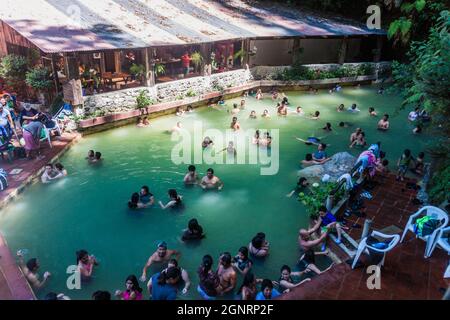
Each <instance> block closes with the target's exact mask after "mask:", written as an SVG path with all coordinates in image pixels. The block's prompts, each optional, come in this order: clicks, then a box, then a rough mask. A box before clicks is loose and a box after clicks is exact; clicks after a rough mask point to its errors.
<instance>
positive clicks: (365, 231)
mask: <svg viewBox="0 0 450 320" xmlns="http://www.w3.org/2000/svg"><path fill="white" fill-rule="evenodd" d="M371 225H372V220H370V219H366V220H364V228H363V232H362V234H361V240H362V239H364V238H365V237H367V236H368V235H369V232H370V227H371Z"/></svg>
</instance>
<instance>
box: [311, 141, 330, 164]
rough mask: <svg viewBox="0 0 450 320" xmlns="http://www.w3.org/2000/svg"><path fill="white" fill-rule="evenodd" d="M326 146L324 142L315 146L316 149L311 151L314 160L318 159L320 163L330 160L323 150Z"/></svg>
mask: <svg viewBox="0 0 450 320" xmlns="http://www.w3.org/2000/svg"><path fill="white" fill-rule="evenodd" d="M326 147H327V145H326V144H324V143H320V144H319V145H318V146H317V151H316V152H314V153H313V160H314V161H318V162H320V163H325V162H327V161H328V160H330V158H328V157H327V153H326V152H325V148H326Z"/></svg>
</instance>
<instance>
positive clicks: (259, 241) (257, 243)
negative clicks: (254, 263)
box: [248, 232, 269, 258]
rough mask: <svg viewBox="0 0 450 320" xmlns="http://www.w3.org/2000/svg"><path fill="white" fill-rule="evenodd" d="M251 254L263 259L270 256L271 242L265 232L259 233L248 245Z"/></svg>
mask: <svg viewBox="0 0 450 320" xmlns="http://www.w3.org/2000/svg"><path fill="white" fill-rule="evenodd" d="M248 250H249V252H250V253H251V254H252V255H254V256H255V257H258V258H262V257H266V256H267V255H268V254H269V242H268V241H267V240H266V234H265V233H264V232H258V233H257V234H256V236H254V237H253V239H252V241H250V243H249V244H248Z"/></svg>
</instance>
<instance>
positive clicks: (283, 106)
mask: <svg viewBox="0 0 450 320" xmlns="http://www.w3.org/2000/svg"><path fill="white" fill-rule="evenodd" d="M277 114H278V115H279V116H287V107H286V104H284V103H282V104H281V105H280V106H279V107H278V108H277Z"/></svg>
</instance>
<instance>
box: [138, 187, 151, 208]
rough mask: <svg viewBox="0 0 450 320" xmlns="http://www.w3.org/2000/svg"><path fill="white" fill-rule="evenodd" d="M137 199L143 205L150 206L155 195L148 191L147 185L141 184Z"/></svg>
mask: <svg viewBox="0 0 450 320" xmlns="http://www.w3.org/2000/svg"><path fill="white" fill-rule="evenodd" d="M139 201H140V202H141V203H142V204H144V205H145V206H151V205H153V203H155V197H154V196H153V194H152V193H151V192H150V190H149V188H148V186H142V187H141V191H140V193H139Z"/></svg>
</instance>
